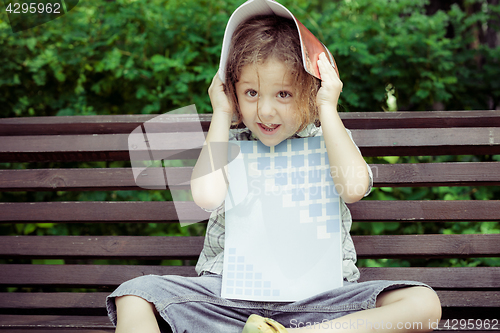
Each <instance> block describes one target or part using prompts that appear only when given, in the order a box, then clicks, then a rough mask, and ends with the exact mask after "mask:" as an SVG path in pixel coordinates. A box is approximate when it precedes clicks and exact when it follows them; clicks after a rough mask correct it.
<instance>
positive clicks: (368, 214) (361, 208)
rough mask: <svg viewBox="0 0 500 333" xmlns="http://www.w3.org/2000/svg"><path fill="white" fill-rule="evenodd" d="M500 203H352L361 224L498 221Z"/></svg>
mask: <svg viewBox="0 0 500 333" xmlns="http://www.w3.org/2000/svg"><path fill="white" fill-rule="evenodd" d="M499 204H500V200H456V201H447V200H422V201H420V200H415V201H413V200H395V201H391V200H389V201H379V200H361V201H358V202H356V203H353V204H349V205H348V207H349V210H350V211H351V214H352V218H353V221H358V222H368V221H373V222H384V221H397V222H411V221H413V222H424V221H426V222H427V221H428V222H430V221H432V222H440V221H441V222H443V221H455V222H458V221H498V220H499V219H500V210H499V208H500V207H499V206H498V205H499Z"/></svg>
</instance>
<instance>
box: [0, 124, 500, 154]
mask: <svg viewBox="0 0 500 333" xmlns="http://www.w3.org/2000/svg"><path fill="white" fill-rule="evenodd" d="M128 137H129V135H128V134H94V135H53V136H3V137H0V142H2V144H1V145H0V162H44V161H114V160H123V161H128V160H130V155H129V146H128ZM148 138H149V142H162V147H161V148H157V149H153V150H152V152H153V154H154V156H157V158H158V159H172V158H174V157H173V156H175V158H177V159H179V158H185V159H196V158H198V155H199V149H195V148H196V147H201V146H202V144H203V142H201V141H200V142H193V137H192V133H188V132H182V133H166V134H152V135H148ZM156 138H161V139H158V140H157V139H156ZM353 138H354V140H355V142H356V143H357V145H358V146H359V147H360V149H361V152H362V153H363V156H388V155H389V156H390V155H398V156H410V155H466V154H474V155H480V154H499V153H500V128H498V127H473V128H422V129H411V128H410V129H375V130H373V129H371V130H353ZM145 145H146V144H145V143H144V145H143V146H144V147H146V146H145ZM133 147H135V148H133ZM141 147H142V146H141V145H139V146H138V145H135V146H133V145H131V150H133V152H134V154H137V155H138V156H139V157H138V158H139V159H141V160H149V153H150V152H149V151H148V150H143V149H142V148H141Z"/></svg>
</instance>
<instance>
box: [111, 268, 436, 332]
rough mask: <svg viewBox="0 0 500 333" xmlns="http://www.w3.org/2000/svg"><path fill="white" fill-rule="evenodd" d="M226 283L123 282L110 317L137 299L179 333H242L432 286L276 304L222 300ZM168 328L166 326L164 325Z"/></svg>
mask: <svg viewBox="0 0 500 333" xmlns="http://www.w3.org/2000/svg"><path fill="white" fill-rule="evenodd" d="M221 284H222V276H221V275H218V274H211V273H208V274H206V273H205V274H204V275H202V276H199V277H182V276H173V275H166V276H158V275H145V276H141V277H138V278H135V279H132V280H130V281H127V282H125V283H123V284H122V285H120V286H119V287H118V288H117V289H116V290H115V291H114V292H113V293H112V294H111V295H109V296H108V297H107V300H106V306H107V309H108V315H109V318H110V319H111V321H112V322H113V324H115V325H116V307H115V302H114V298H115V297H118V296H124V295H135V296H139V297H142V298H143V299H145V300H147V301H148V302H151V303H153V304H154V305H155V307H156V310H157V311H158V313H159V314H160V316H161V317H162V318H163V320H164V321H166V323H168V325H169V326H170V327H171V330H172V332H173V333H181V332H196V333H197V332H207V333H210V332H214V333H215V332H217V333H220V332H224V333H233V332H234V333H240V332H241V331H242V329H243V326H244V325H245V322H246V321H247V319H248V317H249V316H250V315H251V314H254V313H255V314H258V315H260V316H263V317H267V318H272V319H274V320H276V321H278V322H280V323H281V324H283V325H284V326H285V327H289V328H294V327H299V326H307V325H314V323H317V324H318V325H319V323H325V322H326V321H329V320H332V319H336V318H338V317H342V316H345V315H348V314H350V313H353V312H356V311H360V310H365V309H371V308H374V307H375V302H376V299H377V296H378V295H379V294H380V292H382V291H386V290H391V289H397V288H403V287H408V286H425V287H429V286H427V285H425V284H423V283H420V282H413V281H368V282H360V283H356V282H347V281H345V282H344V286H343V287H341V288H337V289H334V290H331V291H327V292H324V293H321V294H319V295H316V296H313V297H310V298H307V299H304V300H301V301H297V302H293V303H276V302H255V301H239V300H229V299H224V298H221V297H220V294H221ZM429 288H430V287H429ZM160 320H161V319H160ZM162 325H165V323H160V326H162ZM323 325H326V324H323ZM166 327H168V326H166ZM167 332H168V328H167Z"/></svg>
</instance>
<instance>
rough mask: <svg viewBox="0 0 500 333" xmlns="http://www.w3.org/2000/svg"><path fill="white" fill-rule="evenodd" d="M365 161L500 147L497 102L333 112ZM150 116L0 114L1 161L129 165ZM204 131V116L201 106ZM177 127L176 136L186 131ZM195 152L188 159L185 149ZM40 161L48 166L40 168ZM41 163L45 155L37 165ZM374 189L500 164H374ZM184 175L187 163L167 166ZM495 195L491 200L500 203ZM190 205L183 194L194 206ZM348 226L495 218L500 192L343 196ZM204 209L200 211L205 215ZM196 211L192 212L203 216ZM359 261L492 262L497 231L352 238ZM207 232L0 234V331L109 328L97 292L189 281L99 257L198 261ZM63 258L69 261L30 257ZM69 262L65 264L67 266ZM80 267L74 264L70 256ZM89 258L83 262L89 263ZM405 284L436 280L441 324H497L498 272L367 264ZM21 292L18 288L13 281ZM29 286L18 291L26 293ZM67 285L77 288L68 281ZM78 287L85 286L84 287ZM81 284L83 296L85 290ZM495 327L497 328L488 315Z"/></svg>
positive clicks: (71, 187) (22, 219) (144, 209)
mask: <svg viewBox="0 0 500 333" xmlns="http://www.w3.org/2000/svg"><path fill="white" fill-rule="evenodd" d="M341 116H342V118H343V120H344V123H345V126H346V127H347V128H350V129H352V132H353V136H354V139H355V141H356V142H357V144H358V145H359V147H360V149H361V151H362V153H363V155H364V156H396V155H397V156H416V155H423V156H429V155H467V154H470V155H493V154H500V111H460V112H395V113H382V112H376V113H342V115H341ZM152 117H154V116H149V115H121V116H118V115H116V116H73V117H30V118H8V119H0V163H6V162H19V163H22V162H40V163H45V162H83V161H129V152H128V146H127V137H128V134H129V133H130V132H131V131H133V130H134V129H135V128H136V127H138V126H140V125H141V124H142V123H144V122H145V121H147V120H149V119H151V118H152ZM201 119H202V125H203V129H204V130H205V131H206V130H207V129H208V126H209V122H210V119H211V116H210V115H202V116H201ZM196 121H198V120H197V119H196V117H192V116H176V117H174V118H172V121H171V122H167V123H166V130H167V131H171V132H179V133H180V135H179V136H176V139H175V140H172V142H170V143H169V144H170V146H171V147H172V149H173V150H176V149H182V148H183V147H184V141H183V140H185V137H186V136H185V135H189V134H186V133H189V131H191V130H192V129H193V127H192V126H191V125H192V124H193V123H194V122H196ZM182 133H184V134H185V135H183V134H182ZM191 158H196V157H191ZM39 165H44V164H39ZM45 165H46V164H45ZM372 169H373V170H374V182H375V187H424V186H498V185H500V162H494V161H492V162H448V163H419V164H377V165H372ZM176 170H177V175H178V177H179V178H182V179H186V177H188V178H187V179H189V176H190V173H191V168H189V167H179V168H177V169H176ZM111 190H141V189H140V188H139V187H137V185H136V184H135V182H134V178H133V176H132V171H131V168H78V163H73V164H64V165H63V167H61V168H57V169H51V168H37V169H16V170H14V169H13V170H5V169H1V170H0V191H2V192H16V191H111ZM497 199H499V198H497ZM192 205H193V203H189V202H186V203H185V206H184V208H183V209H186V210H189V209H190V208H192V207H193V206H192ZM349 206H350V209H351V212H352V215H353V220H354V222H355V223H356V222H377V221H379V222H380V221H395V222H405V223H415V222H435V223H442V222H447V221H448V222H450V221H451V222H459V221H477V222H480V221H499V220H500V200H489V201H482V200H469V201H440V200H424V201H413V200H400V201H374V200H366V199H365V200H362V201H360V202H358V203H355V204H351V205H349ZM207 216H208V215H206V216H204V217H203V218H206V217H207ZM198 218H200V216H193V219H198ZM46 222H50V223H75V222H85V223H115V222H124V223H145V222H148V223H176V222H177V214H176V210H175V209H174V206H173V203H172V202H162V201H153V202H139V201H125V202H91V201H86V202H1V203H0V223H21V224H23V223H46ZM353 240H354V243H355V246H356V250H357V253H358V258H408V259H410V258H450V257H452V258H473V257H499V256H500V235H499V234H463V235H445V234H427V235H385V236H354V237H353ZM202 244H203V237H200V236H192V237H160V236H130V235H119V236H99V235H96V236H31V235H30V236H6V235H2V236H0V260H1V262H2V263H3V264H2V265H0V272H1V273H0V288H2V289H1V290H2V291H3V292H1V293H0V331H2V330H3V331H14V330H15V332H28V331H30V332H31V331H32V330H33V331H34V330H37V331H38V332H45V331H49V330H58V331H60V332H70V331H74V330H75V331H78V332H109V331H112V330H113V327H112V326H111V324H110V323H109V321H108V318H107V316H106V311H105V297H106V295H107V294H109V293H110V292H111V291H112V290H113V289H114V288H116V287H117V286H118V285H119V284H120V283H122V282H124V281H126V280H129V279H131V278H134V277H137V276H140V275H144V274H178V275H184V276H195V275H196V274H195V271H194V267H193V266H159V265H97V264H92V260H95V259H123V258H125V259H148V260H159V259H174V258H175V259H182V260H185V261H187V260H195V259H197V257H198V255H199V253H200V251H201V249H202ZM32 259H64V260H66V264H65V265H40V264H38V265H37V264H31V263H32ZM68 263H74V264H68ZM75 263H76V264H75ZM85 263H86V264H85ZM373 279H393V280H395V279H409V280H418V281H422V282H425V283H428V284H429V285H431V286H432V287H433V288H435V289H436V290H437V292H438V294H439V297H440V299H441V302H442V306H443V320H442V321H441V324H440V330H444V331H446V330H451V328H452V327H446V323H447V322H446V320H447V319H456V320H460V319H466V320H468V319H482V320H483V322H482V323H483V324H482V325H481V327H479V326H478V325H479V321H478V322H476V321H473V322H470V321H466V323H467V324H468V325H469V326H468V327H465V328H464V327H463V325H461V324H463V323H464V321H462V322H459V321H448V326H452V324H455V325H454V328H455V329H458V330H459V331H467V330H477V331H486V328H487V327H485V325H484V323H486V321H484V320H485V319H490V326H492V325H493V324H494V322H493V321H491V320H493V319H496V320H499V319H500V267H409V268H407V267H384V268H378V267H368V268H361V281H366V280H373ZM14 287H17V288H18V291H17V292H8V291H12V289H11V288H14ZM28 287H29V288H30V290H31V291H32V292H25V291H26V288H28ZM70 288H78V289H76V290H77V292H75V291H74V289H70ZM80 288H87V289H84V290H86V291H85V292H82V291H81V290H82V289H80ZM88 290H90V291H88ZM496 329H497V330H498V329H500V322H497V325H496Z"/></svg>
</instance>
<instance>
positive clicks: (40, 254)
mask: <svg viewBox="0 0 500 333" xmlns="http://www.w3.org/2000/svg"><path fill="white" fill-rule="evenodd" d="M203 240H204V237H202V236H197V237H195V236H193V237H181V236H178V237H176V236H166V237H163V236H43V237H37V236H0V257H2V258H61V259H66V258H89V259H90V258H94V259H97V258H103V259H104V258H136V259H139V258H142V259H151V260H163V259H198V256H199V255H200V253H201V250H202V248H203Z"/></svg>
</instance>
